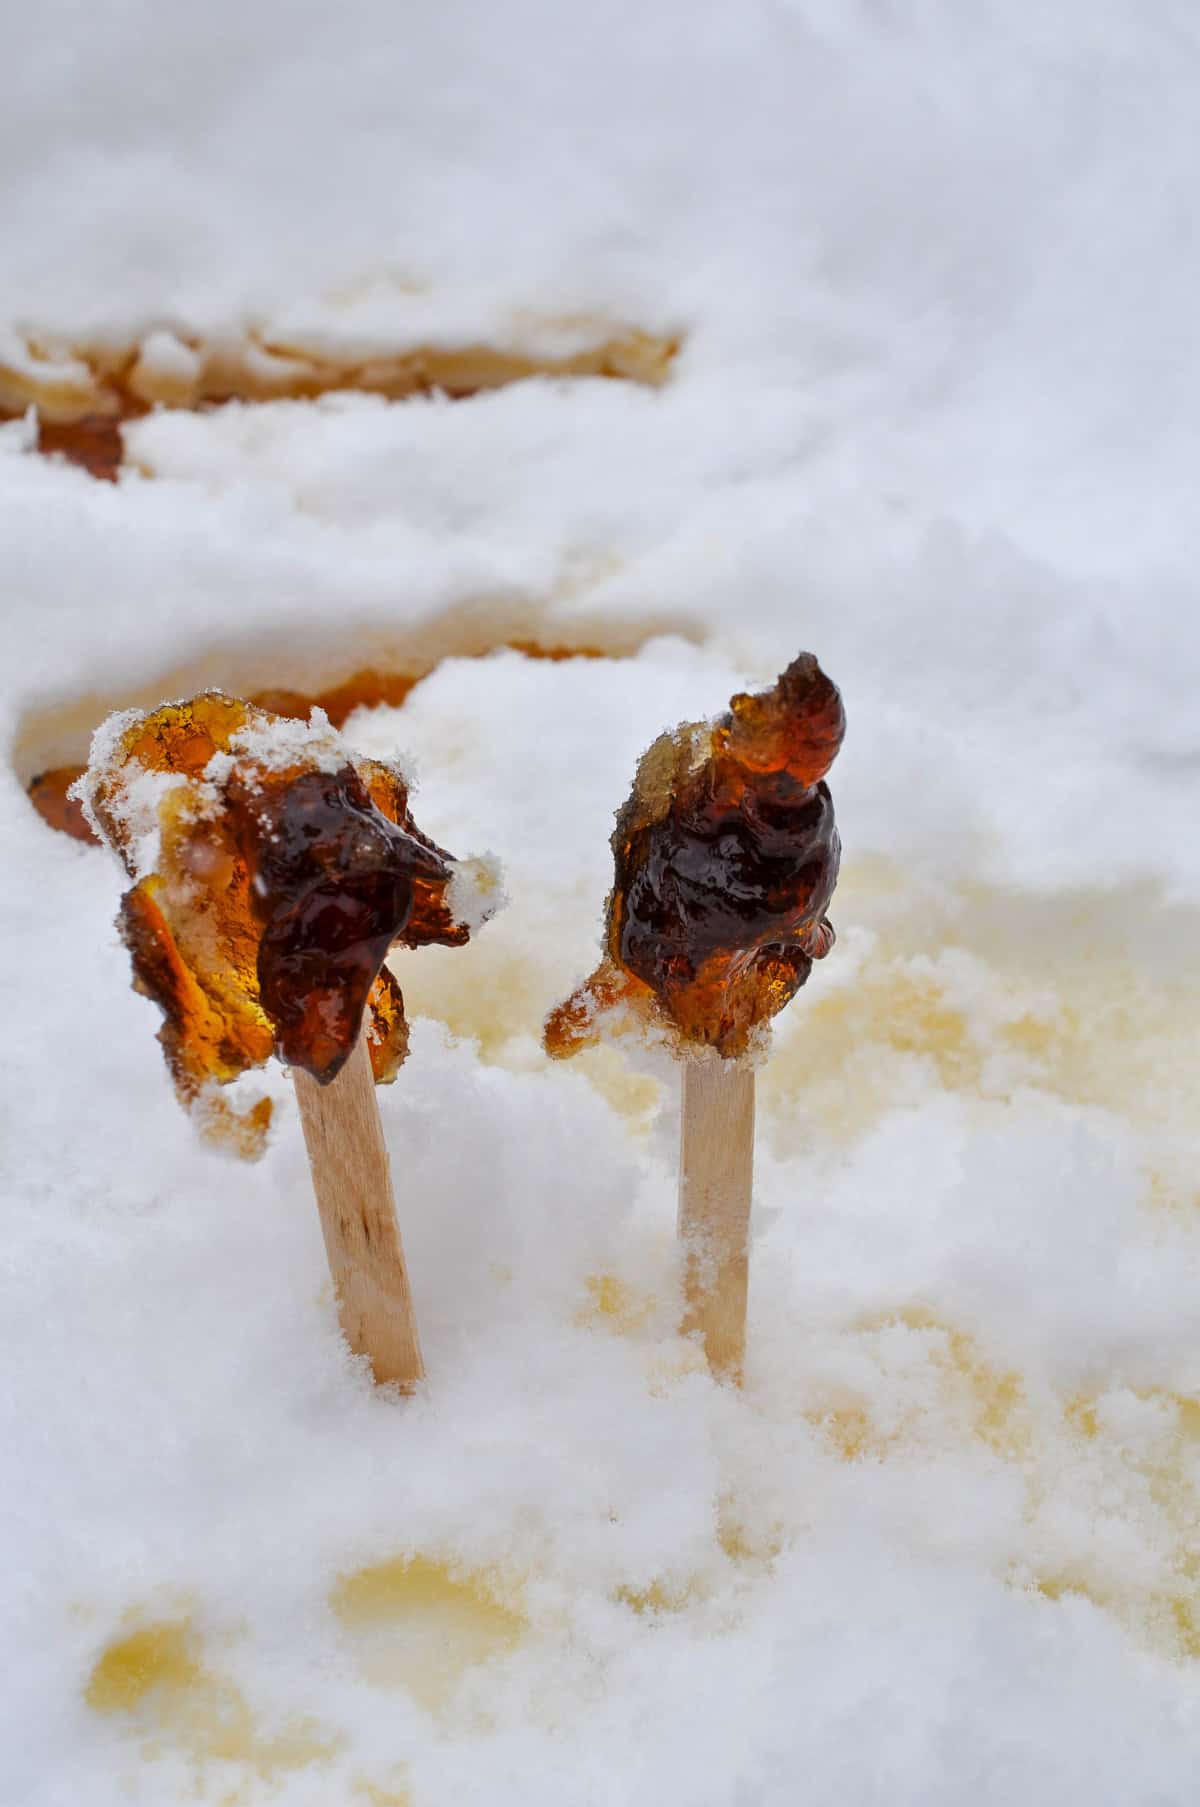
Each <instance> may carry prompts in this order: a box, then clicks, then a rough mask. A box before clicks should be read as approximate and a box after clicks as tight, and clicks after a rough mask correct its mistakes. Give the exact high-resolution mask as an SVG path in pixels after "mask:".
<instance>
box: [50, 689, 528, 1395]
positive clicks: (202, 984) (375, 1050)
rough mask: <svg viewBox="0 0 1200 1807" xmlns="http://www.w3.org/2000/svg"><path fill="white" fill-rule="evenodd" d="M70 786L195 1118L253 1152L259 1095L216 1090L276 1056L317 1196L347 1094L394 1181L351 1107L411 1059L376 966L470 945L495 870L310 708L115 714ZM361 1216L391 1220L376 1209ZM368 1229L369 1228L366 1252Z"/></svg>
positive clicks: (396, 995)
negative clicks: (101, 844)
mask: <svg viewBox="0 0 1200 1807" xmlns="http://www.w3.org/2000/svg"><path fill="white" fill-rule="evenodd" d="M80 789H81V795H82V798H83V801H84V805H85V808H86V809H87V811H88V813H89V815H90V817H91V819H92V821H93V822H94V824H95V826H96V828H97V830H98V832H99V833H100V834H101V835H102V836H103V838H104V839H105V840H106V841H107V842H108V843H109V845H110V846H111V847H113V848H114V849H115V851H116V852H117V854H118V855H119V856H120V858H121V860H122V862H123V864H124V866H125V868H126V871H127V872H128V873H129V876H130V877H131V878H132V879H133V881H134V882H133V885H132V886H131V888H130V889H129V890H128V891H126V893H125V895H124V897H123V898H122V900H121V909H120V916H119V919H118V920H119V926H120V930H121V934H122V936H123V938H124V941H125V944H126V946H127V947H128V949H129V952H130V955H131V958H132V961H133V972H134V985H135V987H136V988H137V989H138V990H139V991H142V992H144V993H145V994H146V995H147V996H148V997H151V998H153V999H154V1001H155V1002H156V1003H157V1004H158V1005H159V1006H160V1007H161V1009H162V1012H163V1018H164V1020H163V1024H162V1027H161V1029H160V1031H159V1039H160V1040H161V1042H162V1044H163V1049H164V1052H165V1054H166V1058H167V1064H168V1066H169V1068H170V1070H171V1074H172V1077H173V1079H174V1082H175V1089H176V1093H177V1095H178V1096H179V1098H180V1100H181V1102H182V1103H183V1104H184V1105H186V1106H187V1107H188V1108H189V1109H191V1110H192V1111H193V1112H194V1114H195V1116H196V1118H197V1120H198V1122H199V1124H200V1127H201V1128H202V1129H203V1130H204V1132H205V1133H206V1134H207V1135H209V1136H210V1137H212V1138H214V1139H216V1140H218V1141H222V1142H224V1143H225V1144H226V1145H227V1146H230V1147H232V1148H233V1149H234V1150H235V1151H236V1152H237V1153H239V1154H242V1155H247V1156H253V1155H255V1154H257V1153H259V1152H260V1151H261V1149H262V1146H263V1142H264V1138H265V1134H266V1129H267V1125H268V1122H269V1119H270V1113H271V1105H270V1100H269V1099H265V1098H264V1099H261V1100H259V1101H258V1102H257V1103H255V1104H253V1105H251V1106H250V1107H249V1109H248V1110H245V1111H244V1112H242V1113H241V1114H238V1113H237V1112H236V1111H235V1110H234V1109H233V1108H232V1107H231V1106H230V1105H229V1104H228V1103H227V1101H226V1100H225V1099H224V1098H223V1096H222V1093H221V1088H222V1087H223V1086H225V1085H227V1084H228V1083H229V1082H230V1081H231V1080H234V1079H236V1078H237V1077H238V1076H239V1075H241V1074H242V1073H244V1072H246V1071H247V1070H248V1069H250V1068H253V1067H257V1066H261V1065H262V1064H263V1063H264V1062H265V1061H266V1060H268V1059H269V1058H270V1056H271V1055H272V1054H275V1055H277V1056H278V1057H279V1059H280V1060H282V1061H283V1062H284V1063H285V1064H286V1065H288V1066H289V1067H291V1068H292V1069H293V1074H294V1077H295V1079H296V1086H297V1095H298V1097H299V1100H300V1105H301V1112H302V1115H303V1117H304V1120H305V1131H306V1136H307V1137H308V1142H309V1153H310V1157H311V1158H312V1160H313V1165H314V1180H315V1183H316V1186H317V1191H318V1196H319V1198H320V1194H321V1189H322V1179H323V1173H322V1170H321V1169H322V1168H325V1169H329V1170H330V1171H332V1168H331V1162H333V1161H334V1157H335V1156H337V1158H338V1159H341V1158H342V1157H341V1156H338V1155H337V1150H336V1149H335V1148H333V1147H332V1146H331V1145H330V1144H329V1137H330V1135H334V1139H335V1141H336V1139H337V1138H336V1135H335V1132H336V1131H337V1130H338V1125H339V1121H340V1116H339V1100H349V1099H350V1098H351V1093H352V1089H353V1092H354V1097H355V1099H356V1103H355V1110H356V1112H357V1113H358V1114H359V1115H360V1116H361V1115H362V1113H363V1112H366V1116H367V1119H368V1121H367V1122H366V1124H365V1127H364V1124H363V1123H361V1122H359V1123H357V1124H356V1127H355V1132H354V1133H355V1135H356V1137H357V1138H358V1149H357V1155H361V1153H362V1145H363V1139H364V1137H366V1138H368V1139H369V1133H370V1130H371V1122H370V1119H371V1116H372V1113H373V1122H374V1131H375V1134H376V1136H377V1137H378V1141H379V1155H380V1159H381V1160H382V1165H383V1179H384V1181H385V1182H386V1178H387V1175H386V1152H385V1151H384V1150H383V1144H382V1135H381V1132H379V1130H378V1113H377V1111H376V1110H375V1105H374V1099H373V1097H370V1096H368V1097H367V1099H366V1101H365V1102H364V1099H363V1097H362V1096H361V1091H362V1086H363V1085H365V1087H366V1089H367V1093H368V1095H369V1094H370V1091H371V1076H372V1072H373V1075H374V1078H375V1080H377V1081H380V1082H387V1081H389V1080H391V1079H393V1078H394V1077H395V1075H396V1072H397V1069H398V1068H399V1066H400V1064H401V1062H402V1061H403V1060H404V1058H405V1055H406V1053H407V1048H408V1029H407V1024H406V1022H405V1017H404V1002H403V998H402V996H401V993H400V988H399V986H398V984H397V983H396V980H395V978H394V977H393V975H392V974H391V972H390V971H389V970H388V969H387V967H386V966H385V965H384V961H385V959H386V956H387V954H388V951H389V949H391V948H392V947H394V946H403V947H409V948H415V947H422V946H425V945H427V944H429V943H438V944H440V945H442V946H450V947H454V946H459V945H461V944H462V943H463V942H465V941H466V940H467V939H468V937H469V935H470V933H471V929H472V928H473V927H477V926H478V925H479V924H480V923H481V922H482V921H483V920H485V918H486V917H487V916H488V915H489V914H490V913H491V911H492V910H493V909H494V908H495V907H496V906H497V904H498V903H499V902H500V892H499V887H498V882H497V877H496V874H495V872H494V870H493V869H492V868H491V867H490V866H489V865H488V863H487V862H485V861H479V860H475V861H466V862H459V861H456V860H455V859H453V858H452V856H451V855H450V854H448V853H446V852H444V851H443V849H442V848H440V847H438V846H436V845H435V844H434V842H432V841H431V840H430V839H429V838H428V837H427V836H426V835H423V834H422V833H421V832H420V830H419V829H418V828H417V826H416V823H415V822H414V821H413V818H412V814H411V811H410V809H409V806H408V789H407V785H406V783H405V780H404V778H403V777H402V775H401V774H400V772H399V770H398V769H397V768H395V767H393V766H390V765H384V764H382V763H380V762H379V761H376V760H371V759H360V758H357V757H355V756H353V755H352V754H351V753H350V751H349V750H348V748H347V747H346V745H345V743H344V742H343V741H342V740H341V738H340V736H339V735H338V734H336V733H335V732H334V731H333V729H332V728H330V726H329V724H328V722H327V721H326V719H325V718H324V716H323V715H322V714H321V712H320V711H314V713H313V716H312V719H311V721H309V722H301V721H295V720H291V719H287V718H285V717H282V716H277V715H273V714H271V713H270V712H269V711H267V710H264V709H259V708H255V707H254V706H253V705H251V704H249V703H245V702H242V701H240V700H239V699H238V698H236V697H231V696H225V695H223V694H221V693H220V692H218V691H208V692H206V693H204V694H203V695H200V696H196V697H193V698H192V699H191V700H190V701H187V702H180V703H167V704H164V705H163V707H161V708H159V709H155V710H153V711H151V712H150V713H148V714H141V713H139V712H137V711H130V712H127V713H124V714H120V715H116V716H112V717H110V718H109V720H108V721H107V722H106V723H105V724H104V725H103V726H102V727H101V728H100V729H99V730H98V732H97V734H96V737H95V739H94V741H93V744H92V757H91V763H90V765H89V767H88V770H87V772H86V774H85V776H84V778H83V779H82V780H81V781H80ZM364 1018H365V1022H366V1030H365V1035H364V1036H363V1037H362V1041H361V1042H360V1030H361V1029H362V1026H363V1023H364ZM364 1042H365V1045H366V1049H368V1050H369V1056H370V1059H369V1064H368V1061H367V1058H366V1054H365V1053H364V1052H363V1051H362V1044H363V1043H364ZM356 1056H357V1060H356ZM352 1069H353V1072H354V1073H358V1074H359V1077H360V1081H361V1083H360V1084H358V1085H357V1087H356V1088H352ZM339 1075H342V1076H343V1077H342V1079H341V1080H340V1081H339ZM335 1081H337V1082H338V1087H336V1088H335V1084H334V1082H335ZM314 1082H315V1083H314ZM322 1092H327V1093H328V1094H329V1095H328V1096H327V1097H324V1098H323V1097H322V1096H321V1094H322ZM310 1118H312V1119H313V1121H312V1122H310ZM317 1119H320V1124H321V1125H323V1127H320V1126H319V1125H318V1122H317ZM319 1127H320V1136H319V1137H318V1141H319V1143H320V1159H319V1160H318V1149H317V1148H316V1147H315V1146H314V1136H316V1135H317V1131H318V1128H319ZM344 1127H345V1126H344ZM310 1132H311V1133H310ZM347 1133H348V1131H347ZM343 1152H344V1151H343ZM343 1165H344V1162H343ZM376 1165H377V1166H378V1163H376ZM326 1177H327V1176H326ZM378 1178H379V1175H378V1173H376V1175H375V1176H374V1181H373V1182H372V1183H375V1182H377V1181H378ZM365 1183H366V1182H365V1181H364V1184H365ZM360 1190H361V1187H360ZM387 1190H388V1202H389V1204H390V1186H388V1187H387ZM321 1202H322V1216H323V1221H325V1205H324V1200H322V1201H321ZM359 1202H360V1204H361V1202H362V1201H359ZM369 1202H370V1201H368V1203H369ZM371 1208H372V1209H378V1210H380V1211H382V1212H383V1217H384V1219H386V1217H387V1215H388V1212H387V1211H386V1210H384V1209H383V1206H382V1205H380V1204H379V1201H378V1200H376V1201H375V1203H374V1204H373V1205H372V1206H371ZM393 1225H394V1214H393ZM384 1227H385V1229H386V1224H385V1226H384ZM325 1228H326V1241H327V1243H328V1242H329V1238H330V1233H331V1231H330V1224H329V1223H328V1222H326V1223H325ZM344 1230H345V1224H344V1223H343V1224H342V1231H343V1232H344ZM378 1235H379V1225H375V1226H374V1228H372V1227H371V1225H368V1229H367V1233H366V1242H367V1247H368V1251H370V1248H371V1244H372V1237H373V1236H374V1237H376V1238H378ZM385 1240H386V1238H385ZM393 1240H396V1239H395V1238H394V1237H393ZM396 1252H397V1254H398V1240H397V1251H396ZM344 1257H345V1251H344V1250H342V1251H341V1253H340V1255H339V1261H340V1262H341V1263H342V1265H345V1261H344ZM330 1259H331V1263H333V1264H334V1267H335V1277H337V1278H338V1279H339V1285H340V1287H341V1290H342V1294H343V1308H344V1309H343V1323H344V1324H345V1319H346V1310H345V1294H346V1289H347V1286H348V1285H349V1281H348V1279H347V1278H346V1276H344V1275H339V1274H338V1262H335V1261H334V1250H333V1249H332V1248H331V1249H330ZM369 1265H370V1264H369V1263H368V1266H369ZM346 1328H347V1329H348V1332H349V1328H350V1327H349V1326H348V1325H347V1326H346ZM351 1343H352V1345H354V1346H358V1345H357V1344H355V1337H354V1335H353V1334H351ZM367 1352H368V1353H370V1354H372V1357H373V1359H374V1355H375V1351H374V1350H372V1349H368V1350H367ZM379 1366H380V1364H379V1363H378V1362H376V1368H377V1372H378V1370H379ZM388 1377H389V1378H398V1376H388ZM410 1378H411V1377H410Z"/></svg>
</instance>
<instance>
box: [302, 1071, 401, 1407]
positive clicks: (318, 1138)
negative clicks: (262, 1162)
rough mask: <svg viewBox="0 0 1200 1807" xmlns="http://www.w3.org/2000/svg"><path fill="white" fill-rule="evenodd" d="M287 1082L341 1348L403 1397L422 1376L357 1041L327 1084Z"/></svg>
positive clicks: (384, 1162) (387, 1176)
mask: <svg viewBox="0 0 1200 1807" xmlns="http://www.w3.org/2000/svg"><path fill="white" fill-rule="evenodd" d="M292 1078H293V1080H294V1082H295V1087H296V1101H297V1103H298V1104H299V1106H300V1121H301V1123H302V1124H303V1126H304V1142H305V1146H306V1147H307V1149H308V1161H309V1166H310V1167H311V1168H312V1178H313V1190H314V1191H315V1193H316V1195H317V1205H318V1208H319V1210H320V1213H321V1229H322V1231H323V1232H324V1236H325V1252H326V1254H327V1255H328V1257H329V1271H330V1273H331V1274H332V1275H333V1283H334V1286H335V1288H336V1290H337V1297H338V1315H339V1318H340V1319H341V1325H342V1329H343V1330H344V1332H345V1334H346V1340H347V1342H348V1343H349V1344H350V1347H351V1349H353V1350H354V1352H355V1354H356V1355H365V1356H366V1357H367V1358H368V1359H369V1361H370V1363H371V1368H372V1371H373V1373H374V1375H375V1379H376V1380H377V1381H380V1382H387V1381H391V1382H393V1383H394V1384H395V1385H397V1386H399V1387H401V1388H402V1389H403V1390H404V1391H405V1392H411V1391H412V1389H413V1388H414V1387H415V1385H416V1384H417V1382H418V1381H419V1380H421V1379H422V1378H423V1377H424V1373H425V1368H424V1364H423V1363H422V1360H421V1345H420V1342H419V1340H418V1337H417V1325H416V1319H415V1318H414V1316H413V1306H412V1293H411V1291H410V1289H409V1284H408V1269H407V1268H406V1267H405V1265H404V1250H403V1248H402V1247H401V1244H400V1230H399V1227H398V1225H397V1223H396V1205H395V1200H394V1198H393V1195H392V1176H391V1169H390V1166H389V1163H388V1152H387V1145H386V1143H385V1142H384V1139H383V1126H382V1124H381V1123H380V1121H379V1106H378V1104H377V1103H376V1101H375V1081H374V1079H373V1077H372V1074H371V1056H370V1054H369V1052H368V1050H367V1044H366V1038H365V1037H364V1036H360V1037H359V1039H358V1041H357V1043H356V1044H355V1047H354V1052H353V1053H352V1054H351V1056H350V1058H349V1060H348V1061H347V1062H346V1064H345V1066H344V1067H343V1068H342V1070H341V1072H340V1073H339V1074H338V1075H337V1077H336V1079H333V1080H331V1081H330V1083H329V1084H328V1085H318V1084H317V1081H316V1080H315V1079H314V1078H313V1077H312V1075H311V1074H309V1073H305V1072H303V1071H302V1070H301V1069H300V1068H297V1067H293V1069H292Z"/></svg>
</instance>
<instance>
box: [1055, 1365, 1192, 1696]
mask: <svg viewBox="0 0 1200 1807" xmlns="http://www.w3.org/2000/svg"><path fill="white" fill-rule="evenodd" d="M1063 1420H1064V1423H1065V1425H1066V1427H1067V1432H1068V1436H1069V1437H1070V1438H1071V1439H1072V1441H1073V1442H1074V1443H1075V1444H1076V1445H1077V1446H1080V1445H1081V1446H1083V1450H1084V1451H1085V1452H1086V1460H1087V1462H1088V1464H1089V1472H1090V1475H1091V1483H1090V1492H1091V1493H1092V1495H1093V1496H1094V1495H1095V1493H1097V1492H1100V1493H1102V1495H1103V1497H1104V1500H1105V1509H1104V1512H1103V1514H1102V1515H1099V1517H1098V1518H1097V1528H1096V1529H1095V1530H1094V1532H1093V1535H1092V1537H1091V1538H1089V1539H1088V1541H1087V1546H1086V1548H1085V1549H1084V1550H1083V1551H1082V1552H1081V1553H1079V1554H1075V1555H1072V1556H1070V1557H1068V1558H1066V1559H1063V1558H1061V1557H1060V1559H1059V1560H1058V1561H1056V1562H1053V1563H1047V1564H1046V1565H1044V1566H1042V1567H1040V1568H1039V1570H1038V1573H1037V1575H1036V1578H1035V1581H1034V1587H1035V1588H1036V1591H1037V1592H1038V1593H1040V1594H1042V1595H1044V1596H1045V1598H1047V1599H1049V1600H1063V1599H1068V1598H1071V1597H1072V1596H1074V1597H1078V1598H1082V1599H1086V1600H1090V1601H1091V1602H1092V1604H1093V1605H1094V1606H1098V1607H1100V1608H1101V1609H1102V1610H1103V1611H1105V1612H1109V1613H1111V1614H1113V1615H1114V1616H1115V1617H1117V1618H1118V1619H1120V1620H1121V1621H1122V1623H1124V1624H1125V1625H1127V1626H1128V1627H1129V1629H1130V1630H1131V1631H1133V1632H1134V1633H1135V1634H1136V1635H1138V1636H1140V1637H1141V1638H1142V1639H1143V1640H1144V1641H1145V1642H1148V1643H1149V1644H1150V1645H1151V1646H1153V1647H1155V1648H1157V1649H1160V1650H1165V1651H1166V1652H1168V1653H1169V1654H1171V1655H1173V1656H1176V1657H1183V1658H1185V1659H1188V1660H1196V1659H1197V1658H1200V1536H1198V1535H1197V1527H1198V1526H1200V1399H1196V1398H1193V1397H1192V1396H1190V1395H1188V1394H1183V1393H1177V1392H1173V1391H1171V1390H1170V1389H1168V1388H1160V1387H1146V1388H1140V1387H1139V1388H1134V1387H1113V1388H1111V1389H1109V1390H1108V1391H1107V1392H1103V1393H1097V1394H1080V1395H1078V1396H1076V1397H1075V1398H1073V1399H1071V1400H1069V1401H1068V1402H1067V1405H1066V1407H1065V1409H1064V1412H1063ZM1134 1526H1136V1527H1137V1533H1138V1542H1139V1544H1140V1545H1141V1546H1142V1547H1143V1548H1144V1549H1148V1550H1149V1551H1151V1552H1152V1560H1151V1562H1149V1563H1146V1562H1141V1563H1138V1564H1131V1563H1128V1562H1126V1561H1124V1560H1123V1555H1124V1544H1123V1541H1122V1536H1121V1532H1122V1529H1123V1528H1131V1527H1134Z"/></svg>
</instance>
